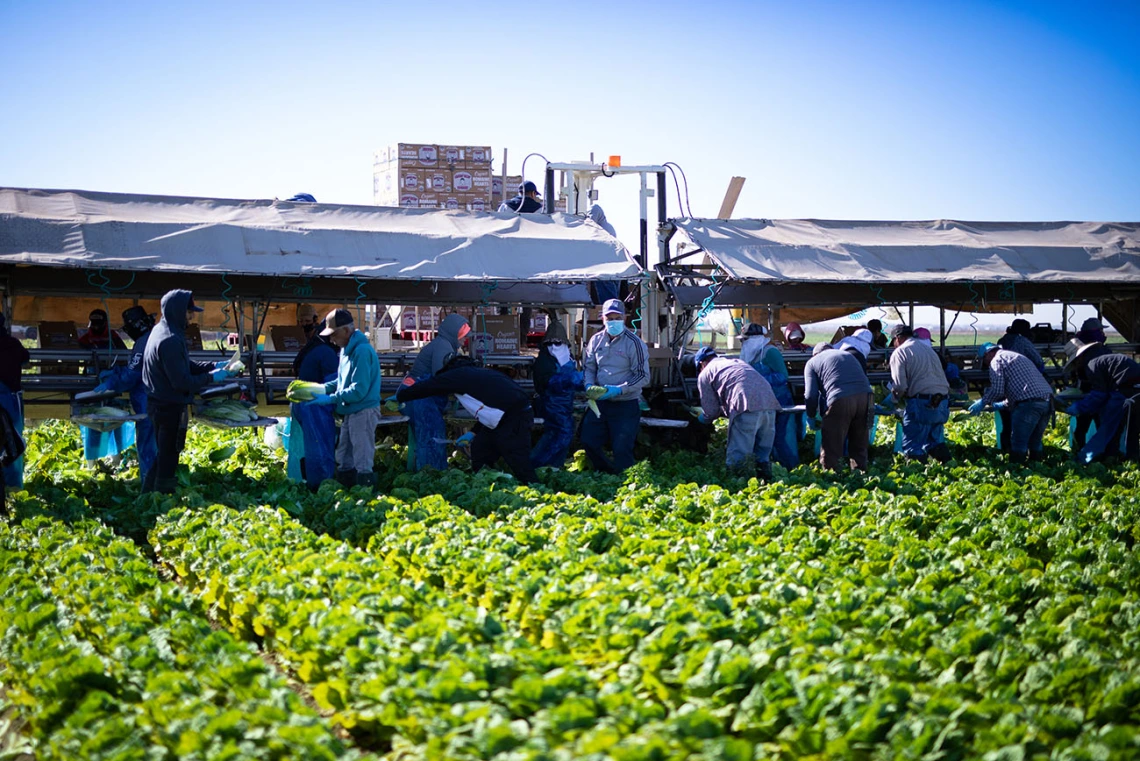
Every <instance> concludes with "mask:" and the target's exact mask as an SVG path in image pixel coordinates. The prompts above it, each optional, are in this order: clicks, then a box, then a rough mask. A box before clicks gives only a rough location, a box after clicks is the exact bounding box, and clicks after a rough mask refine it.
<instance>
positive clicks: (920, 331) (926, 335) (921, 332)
mask: <svg viewBox="0 0 1140 761" xmlns="http://www.w3.org/2000/svg"><path fill="white" fill-rule="evenodd" d="M914 337H915V338H921V339H923V340H925V341H929V340H930V331H929V330H927V329H926V328H915V329H914Z"/></svg>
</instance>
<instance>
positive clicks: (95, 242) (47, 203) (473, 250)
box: [0, 188, 638, 282]
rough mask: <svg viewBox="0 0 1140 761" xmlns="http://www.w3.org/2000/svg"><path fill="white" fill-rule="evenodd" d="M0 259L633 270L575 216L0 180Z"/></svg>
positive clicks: (323, 269) (224, 268)
mask: <svg viewBox="0 0 1140 761" xmlns="http://www.w3.org/2000/svg"><path fill="white" fill-rule="evenodd" d="M0 263H7V264H32V265H40V266H49V267H77V268H88V269H93V268H106V269H113V270H151V271H158V272H194V273H227V274H242V275H284V276H296V277H322V276H323V277H362V278H381V279H385V280H468V281H471V280H475V281H479V280H506V281H531V282H552V281H583V280H592V279H599V278H613V279H620V278H626V277H633V276H635V275H636V273H637V272H638V268H637V266H636V264H635V263H634V261H633V259H632V258H631V257H630V255H629V252H628V250H627V249H626V248H625V246H623V245H622V243H621V242H620V241H618V240H617V239H616V238H614V237H612V236H611V235H609V234H608V233H607V232H605V231H604V230H603V229H602V228H600V227H598V226H597V225H596V224H594V223H593V222H591V221H587V220H585V219H583V218H581V217H574V216H567V215H562V214H555V215H552V216H548V215H543V214H521V215H518V214H506V213H503V214H491V213H475V212H463V211H432V210H425V209H403V208H386V207H378V206H340V205H334V204H310V203H290V202H287V201H241V200H227V199H217V198H182V197H171V196H148V195H127V194H116V193H97V192H89V191H77V190H28V189H18V188H0Z"/></svg>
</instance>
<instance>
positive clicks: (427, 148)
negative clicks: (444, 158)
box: [400, 145, 439, 168]
mask: <svg viewBox="0 0 1140 761" xmlns="http://www.w3.org/2000/svg"><path fill="white" fill-rule="evenodd" d="M400 158H401V160H403V156H401V157H400ZM416 158H417V160H418V161H419V165H420V166H421V167H425V168H435V167H437V166H439V146H437V145H421V146H419V151H418V152H417V156H416Z"/></svg>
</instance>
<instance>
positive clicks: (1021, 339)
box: [997, 319, 1045, 372]
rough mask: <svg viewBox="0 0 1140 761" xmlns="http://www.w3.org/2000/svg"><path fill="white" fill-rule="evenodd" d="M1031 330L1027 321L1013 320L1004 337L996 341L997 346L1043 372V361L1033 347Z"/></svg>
mask: <svg viewBox="0 0 1140 761" xmlns="http://www.w3.org/2000/svg"><path fill="white" fill-rule="evenodd" d="M1032 338H1033V328H1032V326H1030V324H1029V320H1023V319H1017V320H1014V321H1013V322H1012V323H1011V324H1010V326H1009V327H1008V328H1006V329H1005V335H1003V336H1002V337H1001V338H999V339H998V342H997V345H998V346H999V347H1000V348H1002V349H1005V350H1006V351H1015V352H1017V353H1018V354H1020V355H1021V356H1023V357H1025V358H1026V359H1028V360H1029V361H1030V362H1032V363H1033V366H1034V367H1036V368H1037V370H1038V372H1045V360H1043V359H1041V355H1040V354H1039V353H1038V352H1037V347H1036V346H1034V345H1033V340H1032Z"/></svg>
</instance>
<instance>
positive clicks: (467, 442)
mask: <svg viewBox="0 0 1140 761" xmlns="http://www.w3.org/2000/svg"><path fill="white" fill-rule="evenodd" d="M474 440H475V433H474V431H468V432H467V433H465V434H463V435H462V436H460V437H459V438H458V439H456V440H455V446H457V447H469V446H471V442H472V441H474Z"/></svg>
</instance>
